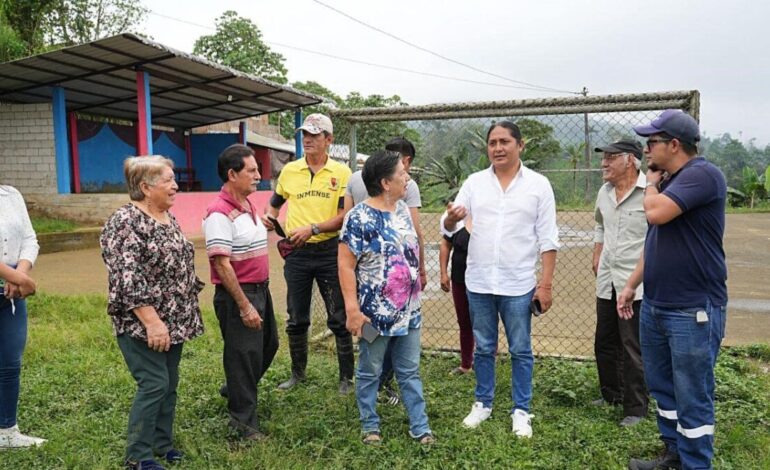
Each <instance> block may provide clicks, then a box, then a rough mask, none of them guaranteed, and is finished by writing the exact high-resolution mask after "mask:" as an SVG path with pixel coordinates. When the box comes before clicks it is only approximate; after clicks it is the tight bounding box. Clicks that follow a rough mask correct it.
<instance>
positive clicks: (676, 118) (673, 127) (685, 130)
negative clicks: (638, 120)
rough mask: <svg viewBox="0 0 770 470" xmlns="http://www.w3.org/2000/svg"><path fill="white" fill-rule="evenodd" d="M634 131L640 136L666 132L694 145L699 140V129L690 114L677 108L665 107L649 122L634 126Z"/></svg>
mask: <svg viewBox="0 0 770 470" xmlns="http://www.w3.org/2000/svg"><path fill="white" fill-rule="evenodd" d="M634 132H636V133H637V134H639V135H640V136H642V137H647V136H648V135H653V134H660V133H661V132H665V133H666V134H668V135H670V136H671V137H674V138H676V139H679V140H680V141H682V142H685V143H688V144H692V145H696V144H697V143H698V142H699V141H700V129H699V128H698V123H697V122H696V121H695V119H693V117H692V116H690V115H689V114H687V113H685V112H684V111H682V110H679V109H667V110H665V111H663V112H662V113H661V114H660V116H658V117H657V118H655V119H654V120H653V121H652V122H651V123H649V124H647V125H645V126H636V127H634Z"/></svg>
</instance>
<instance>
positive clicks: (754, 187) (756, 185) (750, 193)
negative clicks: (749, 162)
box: [741, 167, 770, 209]
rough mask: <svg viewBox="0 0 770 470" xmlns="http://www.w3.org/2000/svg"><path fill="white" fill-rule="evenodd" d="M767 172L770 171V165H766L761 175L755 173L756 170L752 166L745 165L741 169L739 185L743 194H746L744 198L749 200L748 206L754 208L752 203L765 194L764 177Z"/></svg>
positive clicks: (765, 182)
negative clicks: (740, 183) (741, 175)
mask: <svg viewBox="0 0 770 470" xmlns="http://www.w3.org/2000/svg"><path fill="white" fill-rule="evenodd" d="M768 172H770V167H768V169H767V170H766V171H765V173H764V174H762V175H759V174H757V170H755V169H754V168H750V167H746V168H744V169H743V184H742V186H741V190H742V192H743V194H745V195H746V199H748V202H749V207H750V208H752V209H753V208H754V203H755V202H756V200H757V199H761V198H762V197H763V196H765V195H766V194H767V193H766V192H765V188H766V186H767V181H766V180H765V178H766V175H767V174H768Z"/></svg>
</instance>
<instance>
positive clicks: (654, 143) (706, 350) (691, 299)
mask: <svg viewBox="0 0 770 470" xmlns="http://www.w3.org/2000/svg"><path fill="white" fill-rule="evenodd" d="M634 131H636V133H637V134H639V135H640V136H644V137H648V139H647V148H646V150H645V154H646V156H647V167H648V171H647V185H646V188H645V191H644V193H645V194H644V210H645V214H646V216H647V222H648V223H649V229H648V231H647V239H646V241H645V245H644V255H643V256H642V259H641V260H640V261H639V264H638V265H637V267H636V269H635V271H634V273H633V274H632V276H631V278H630V279H629V280H628V283H627V284H626V286H625V288H624V289H623V292H622V293H621V294H620V296H619V297H618V314H619V315H621V317H625V318H630V316H631V315H632V310H631V305H632V302H633V300H634V290H635V288H636V286H638V285H639V282H640V281H641V280H642V273H643V277H644V298H643V300H642V308H641V318H640V335H641V347H642V357H643V359H644V374H645V378H646V379H647V385H648V387H649V390H650V393H651V394H652V396H654V397H655V399H656V400H657V401H658V417H657V418H658V429H659V430H660V434H661V439H662V440H663V442H664V443H665V445H666V448H665V450H664V451H663V452H662V453H661V454H660V456H659V457H658V458H656V459H654V460H638V459H632V460H631V461H630V463H629V465H628V468H630V469H655V468H685V469H691V468H693V469H694V468H698V469H702V468H706V469H710V468H711V459H712V457H713V455H714V421H715V420H714V365H715V364H716V360H717V354H718V353H719V346H720V344H721V342H722V338H723V337H724V332H725V320H726V312H725V308H726V305H727V286H726V283H725V281H726V279H727V266H726V263H725V252H724V249H723V247H722V238H723V236H724V229H725V200H726V197H727V184H726V182H725V177H724V175H723V174H722V172H721V171H719V169H718V168H717V167H715V166H714V165H713V164H711V163H709V162H708V161H706V160H705V159H704V158H703V157H698V156H697V143H698V141H699V140H700V131H699V129H698V123H697V122H696V121H695V119H693V118H692V117H691V116H689V115H688V114H686V113H684V112H682V111H678V110H672V109H669V110H666V111H664V112H663V113H662V114H661V115H660V116H659V117H658V118H657V119H655V120H654V121H652V123H650V124H649V125H646V126H639V127H635V128H634Z"/></svg>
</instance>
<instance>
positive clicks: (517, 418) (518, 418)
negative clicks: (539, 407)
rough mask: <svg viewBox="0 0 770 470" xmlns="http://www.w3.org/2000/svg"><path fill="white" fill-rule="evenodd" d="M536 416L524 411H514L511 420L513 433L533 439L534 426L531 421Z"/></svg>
mask: <svg viewBox="0 0 770 470" xmlns="http://www.w3.org/2000/svg"><path fill="white" fill-rule="evenodd" d="M533 416H534V415H531V414H529V413H527V412H526V411H524V410H518V409H517V410H513V414H511V420H512V421H513V433H514V434H516V435H517V436H519V437H532V425H531V424H530V419H531V418H532V417H533Z"/></svg>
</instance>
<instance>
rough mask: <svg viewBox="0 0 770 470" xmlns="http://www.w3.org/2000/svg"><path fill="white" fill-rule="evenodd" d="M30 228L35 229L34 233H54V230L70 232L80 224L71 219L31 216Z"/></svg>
mask: <svg viewBox="0 0 770 470" xmlns="http://www.w3.org/2000/svg"><path fill="white" fill-rule="evenodd" d="M31 219H32V228H33V229H35V233H37V234H40V233H54V232H71V231H73V230H75V229H76V228H78V227H80V225H79V224H78V223H76V222H73V221H71V220H65V219H54V218H51V217H43V216H33V217H31Z"/></svg>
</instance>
